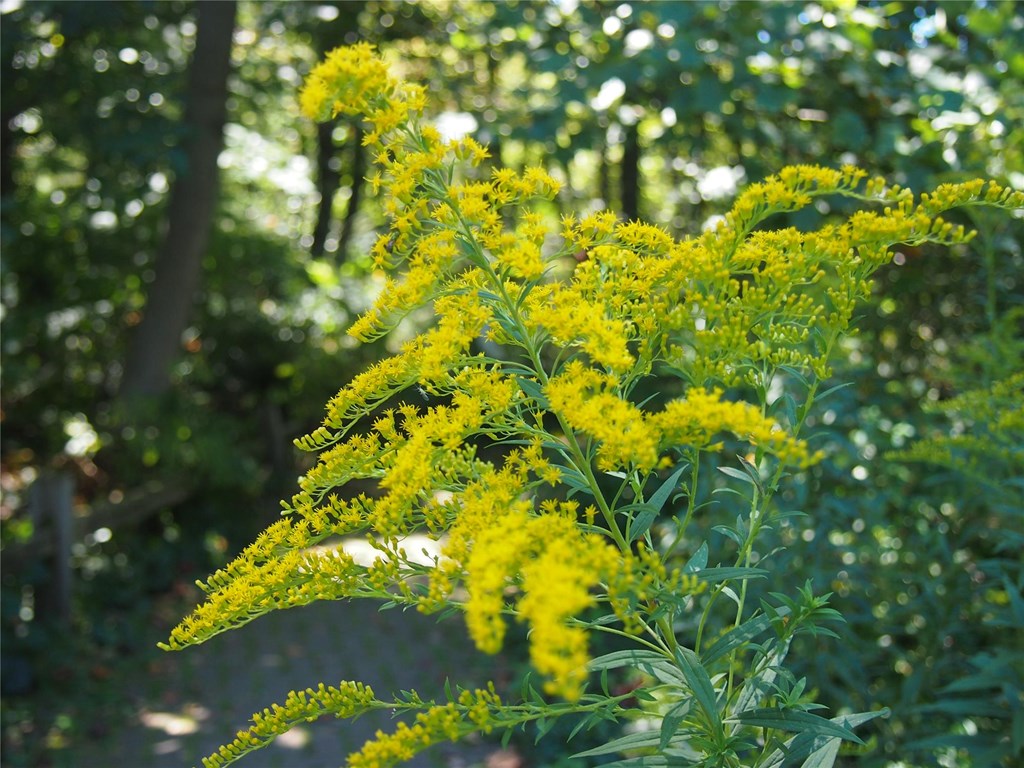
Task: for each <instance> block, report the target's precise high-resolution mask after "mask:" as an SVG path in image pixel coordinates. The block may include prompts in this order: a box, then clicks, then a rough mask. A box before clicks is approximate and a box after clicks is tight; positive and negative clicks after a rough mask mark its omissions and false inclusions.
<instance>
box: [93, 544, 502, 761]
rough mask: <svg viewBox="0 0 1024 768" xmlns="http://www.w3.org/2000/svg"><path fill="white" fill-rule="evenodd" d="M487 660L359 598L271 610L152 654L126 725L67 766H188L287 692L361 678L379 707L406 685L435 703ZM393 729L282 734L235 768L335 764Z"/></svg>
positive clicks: (368, 721) (379, 718)
mask: <svg viewBox="0 0 1024 768" xmlns="http://www.w3.org/2000/svg"><path fill="white" fill-rule="evenodd" d="M428 541H429V540H428ZM361 543H362V544H364V545H365V547H366V549H367V550H369V551H370V552H372V551H373V550H372V547H370V546H369V545H368V544H366V543H365V542H361ZM429 543H430V544H433V545H436V542H429ZM407 547H408V550H409V552H410V555H411V554H412V553H413V551H419V549H420V548H421V547H420V546H418V543H417V546H412V545H409V544H407ZM347 548H348V546H347V544H346V549H347ZM371 559H372V558H371ZM157 639H158V638H154V642H155V641H156V640H157ZM488 661H489V659H487V658H486V657H482V656H481V655H479V654H478V653H477V652H476V651H475V650H474V649H473V648H472V647H471V646H470V644H469V642H468V640H466V638H465V630H464V627H462V626H461V623H460V622H458V621H449V622H446V623H444V624H438V623H437V621H436V617H430V616H423V615H420V614H417V613H415V612H412V611H408V612H404V613H403V612H401V611H397V610H396V611H384V612H381V611H378V604H377V603H371V602H369V601H357V602H351V603H340V602H338V603H317V604H313V605H310V606H306V607H303V608H298V609H293V610H288V611H279V612H276V613H272V614H269V615H267V616H264V617H262V618H260V619H257V620H256V621H255V622H253V623H252V625H251V626H247V627H244V628H242V629H240V630H236V631H233V632H228V633H225V634H224V635H220V636H218V637H215V638H213V639H212V640H210V641H209V642H207V643H205V644H204V645H201V646H199V647H196V648H190V649H188V650H185V651H182V652H180V653H169V654H166V655H165V656H163V657H161V659H160V661H159V663H157V664H154V665H152V666H151V668H150V674H149V675H146V676H145V677H144V679H139V680H137V690H136V691H135V693H134V696H133V699H134V701H135V707H134V710H135V713H136V714H135V715H134V717H133V718H132V720H131V721H130V722H126V723H123V724H121V725H113V726H112V728H111V730H110V733H109V735H108V736H107V737H106V738H105V739H104V740H103V741H101V742H93V743H91V744H87V745H82V746H81V747H80V748H78V749H76V750H75V753H76V754H75V761H74V764H75V765H76V766H80V767H82V768H92V766H96V767H97V768H98V767H99V766H113V765H119V766H139V767H140V768H164V767H165V766H166V768H171V767H172V766H174V768H180V766H183V765H198V764H199V763H200V762H201V760H202V758H203V757H205V756H206V755H208V754H210V753H211V752H214V751H216V749H217V748H218V747H219V746H220V745H221V744H222V743H224V742H227V741H230V740H231V739H232V738H233V737H234V735H235V733H236V732H237V731H238V730H240V729H242V728H245V727H246V726H247V724H248V721H249V718H250V717H251V715H252V713H253V712H254V711H257V710H262V709H263V708H265V707H269V706H270V705H271V704H273V703H275V702H280V701H282V700H283V699H284V698H285V696H286V695H287V693H288V692H289V691H290V690H293V689H300V690H301V689H305V688H307V687H314V688H315V687H316V685H317V683H319V682H323V683H325V684H327V685H336V684H337V683H338V682H339V681H341V680H360V681H362V682H365V683H367V684H368V685H370V686H371V687H372V688H373V689H374V691H375V692H376V693H377V695H378V697H379V698H388V697H389V693H390V692H392V691H400V690H409V689H411V688H415V689H416V690H417V691H418V692H419V693H420V694H421V695H422V696H423V697H424V698H428V697H435V696H441V697H443V695H444V682H445V679H446V678H450V679H451V680H452V683H453V685H454V684H459V685H476V684H480V683H481V682H482V681H483V680H485V679H486V677H487V675H486V673H485V672H484V671H483V670H485V669H486V666H487V662H488ZM140 678H142V676H140ZM394 727H395V723H394V721H392V720H391V719H390V718H389V717H388V716H387V715H385V714H380V713H375V714H373V715H367V716H364V717H361V718H359V719H358V720H356V721H354V722H351V721H339V720H335V719H334V718H329V717H328V718H323V719H321V720H320V721H316V722H313V723H309V724H304V725H302V726H297V727H295V728H293V729H292V730H291V731H289V732H288V733H287V734H285V735H284V736H282V737H280V738H278V739H277V740H276V742H275V743H274V744H272V745H270V746H268V747H266V748H265V749H263V750H261V751H259V752H256V753H253V754H252V755H250V756H249V757H247V758H244V759H243V760H242V761H240V763H239V765H241V766H245V768H270V767H272V766H276V767H278V768H325V767H326V766H340V765H344V764H345V758H346V756H347V755H348V754H349V753H351V752H353V751H355V750H357V749H358V748H359V747H361V746H362V744H363V743H364V742H365V741H366V740H367V739H368V738H370V737H371V736H372V735H373V733H374V732H375V731H376V730H377V729H384V730H391V729H393V728H394ZM496 750H497V747H496V746H494V745H489V744H483V743H472V744H462V745H454V746H453V745H440V746H438V747H436V748H435V749H434V750H432V751H430V752H428V753H425V754H424V755H421V756H420V757H419V758H418V759H417V760H416V761H414V762H413V763H410V765H413V766H418V768H428V767H429V766H456V765H458V766H472V765H483V764H484V762H485V760H486V759H487V757H488V755H490V754H491V753H494V752H496Z"/></svg>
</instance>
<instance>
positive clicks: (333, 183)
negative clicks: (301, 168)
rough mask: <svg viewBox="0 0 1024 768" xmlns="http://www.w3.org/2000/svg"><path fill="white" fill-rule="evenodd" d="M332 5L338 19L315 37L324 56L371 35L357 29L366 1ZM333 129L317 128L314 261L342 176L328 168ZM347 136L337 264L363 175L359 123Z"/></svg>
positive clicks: (323, 241) (330, 126) (363, 153)
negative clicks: (348, 184)
mask: <svg viewBox="0 0 1024 768" xmlns="http://www.w3.org/2000/svg"><path fill="white" fill-rule="evenodd" d="M331 5H333V6H334V7H336V8H337V9H338V12H339V13H338V18H337V20H336V21H335V23H333V24H322V25H320V27H318V32H319V33H320V34H318V35H316V38H317V39H316V47H317V48H318V49H319V50H320V51H322V52H324V53H326V52H327V51H329V50H331V49H333V48H336V47H337V46H339V45H344V44H345V43H352V42H355V41H356V40H357V39H360V38H363V39H366V38H368V37H371V38H372V35H371V34H368V30H361V29H360V28H359V15H360V14H361V13H362V12H363V9H364V8H365V7H366V2H365V0H359V1H358V2H356V1H354V0H353V1H351V2H335V3H331ZM334 127H335V122H334V121H333V120H332V121H329V122H327V123H321V124H320V125H319V126H318V127H317V156H316V157H317V162H316V168H317V174H316V179H317V182H316V183H317V191H318V192H319V193H320V207H319V208H318V209H317V215H316V227H315V228H314V230H313V243H312V245H310V247H309V252H310V255H312V256H315V257H319V256H323V255H324V249H325V246H326V243H327V236H328V235H329V234H330V231H331V221H332V220H333V216H334V197H335V195H336V194H337V193H338V188H339V187H340V186H341V172H340V171H336V170H334V169H333V168H332V167H331V166H332V164H333V163H332V161H333V160H334V155H335V151H336V148H335V146H334V139H333V133H334ZM348 135H349V140H348V143H349V144H351V149H350V151H349V153H348V160H349V163H348V166H349V176H350V177H351V179H352V184H351V187H350V194H349V198H348V207H347V208H346V209H345V218H344V219H342V222H341V230H340V232H339V234H338V250H337V259H338V261H344V260H345V251H346V249H347V248H348V242H349V240H350V239H351V238H352V226H353V222H354V219H355V216H356V214H357V213H358V212H359V205H360V203H361V201H362V186H363V176H365V175H366V150H365V149H364V148H363V132H362V130H361V129H360V127H359V123H358V121H355V122H353V123H352V124H351V126H350V130H349V132H348Z"/></svg>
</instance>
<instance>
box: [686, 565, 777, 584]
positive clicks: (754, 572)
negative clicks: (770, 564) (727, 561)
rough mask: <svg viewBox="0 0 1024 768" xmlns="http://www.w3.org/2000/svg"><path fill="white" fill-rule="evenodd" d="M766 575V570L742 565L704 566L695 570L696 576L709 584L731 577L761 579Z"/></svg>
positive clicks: (728, 579)
mask: <svg viewBox="0 0 1024 768" xmlns="http://www.w3.org/2000/svg"><path fill="white" fill-rule="evenodd" d="M767 575H768V571H766V570H764V569H763V568H743V567H735V568H734V567H723V568H705V569H704V570H703V571H698V572H697V578H698V579H700V580H701V581H707V582H709V583H711V584H716V583H718V582H719V581H730V580H732V579H739V580H742V579H761V578H764V577H765V576H767Z"/></svg>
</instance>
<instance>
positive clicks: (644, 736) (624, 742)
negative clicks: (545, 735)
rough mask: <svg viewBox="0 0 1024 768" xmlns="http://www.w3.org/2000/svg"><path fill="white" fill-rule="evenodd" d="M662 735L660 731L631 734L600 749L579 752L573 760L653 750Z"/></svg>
mask: <svg viewBox="0 0 1024 768" xmlns="http://www.w3.org/2000/svg"><path fill="white" fill-rule="evenodd" d="M659 739H660V735H659V733H658V731H641V732H640V733H631V734H629V735H628V736H623V737H621V738H618V739H614V740H612V741H609V742H608V743H607V744H602V745H601V746H599V747H594V748H593V749H588V750H585V751H583V752H577V753H576V754H574V755H572V756H571V758H572V759H573V760H575V759H577V758H581V757H597V756H599V755H611V754H614V753H617V752H626V751H628V750H631V749H651V748H653V747H657V746H658V742H659Z"/></svg>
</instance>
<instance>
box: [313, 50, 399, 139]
mask: <svg viewBox="0 0 1024 768" xmlns="http://www.w3.org/2000/svg"><path fill="white" fill-rule="evenodd" d="M397 85H398V84H397V82H396V81H395V80H393V79H392V78H391V76H390V75H389V74H388V67H387V64H385V63H384V62H383V61H382V60H381V59H379V58H378V57H377V56H376V55H374V46H372V45H370V44H369V43H356V44H355V45H352V46H347V47H344V48H335V49H334V50H333V51H331V52H330V53H328V54H327V58H325V59H324V61H322V62H321V63H320V64H317V65H316V66H315V67H314V68H313V71H312V72H310V73H309V76H308V77H307V78H306V83H305V85H304V86H303V88H302V91H301V92H300V94H299V105H300V106H301V108H302V113H303V114H304V115H306V117H308V118H310V119H311V120H317V121H321V122H322V121H324V120H327V119H329V118H331V117H335V116H337V115H339V114H345V115H357V114H362V113H364V112H365V111H366V110H367V109H368V108H369V105H370V104H372V103H373V102H374V101H376V100H377V99H378V98H379V97H381V96H385V97H386V96H389V95H390V94H392V93H393V92H394V91H395V89H396V87H397Z"/></svg>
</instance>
